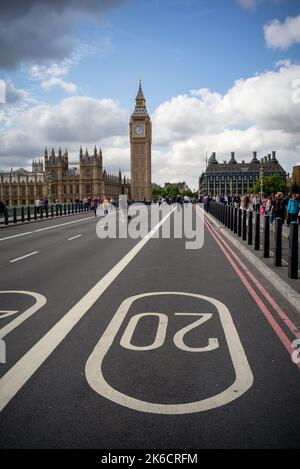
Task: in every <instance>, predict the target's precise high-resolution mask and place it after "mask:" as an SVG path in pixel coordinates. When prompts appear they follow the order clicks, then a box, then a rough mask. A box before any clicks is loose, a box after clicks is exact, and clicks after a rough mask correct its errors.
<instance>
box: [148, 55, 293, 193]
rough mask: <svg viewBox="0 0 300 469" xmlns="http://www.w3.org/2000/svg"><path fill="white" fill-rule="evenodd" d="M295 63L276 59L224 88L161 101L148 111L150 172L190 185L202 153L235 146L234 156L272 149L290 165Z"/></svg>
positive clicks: (222, 155) (225, 153)
mask: <svg viewBox="0 0 300 469" xmlns="http://www.w3.org/2000/svg"><path fill="white" fill-rule="evenodd" d="M298 77H300V66H299V65H295V64H291V63H290V62H288V61H286V62H281V63H280V64H278V67H277V68H276V69H275V70H273V71H266V72H264V73H262V74H260V75H257V76H254V77H251V78H248V79H240V80H237V81H236V82H235V83H234V85H233V87H232V88H230V89H229V90H228V91H227V93H225V94H223V95H222V94H219V93H215V92H212V91H210V90H208V89H203V88H200V89H198V90H192V91H191V92H190V93H189V94H185V95H179V96H177V97H174V98H172V99H171V100H170V101H167V102H165V103H163V104H161V105H160V106H159V107H158V108H157V109H156V111H155V112H154V115H153V141H154V143H155V146H156V151H154V152H153V173H154V175H155V177H156V179H157V180H158V181H159V182H164V179H165V178H166V176H165V174H166V170H165V168H166V167H167V168H168V178H169V179H171V180H176V179H177V180H178V179H179V178H180V179H186V180H187V181H188V182H189V183H190V184H191V185H192V187H196V184H197V181H196V179H197V176H199V175H200V173H201V171H202V170H203V169H204V167H205V157H206V153H207V154H208V156H210V153H211V152H212V151H216V152H217V157H218V159H219V161H223V160H228V159H229V157H230V152H231V151H235V152H236V157H237V159H238V160H239V161H241V160H242V159H245V160H249V159H251V157H252V151H254V150H256V151H258V152H259V156H264V155H265V154H266V153H270V152H271V151H272V150H277V152H278V158H279V161H280V162H281V163H282V164H283V166H284V167H285V169H287V170H288V171H290V170H291V167H292V165H296V164H297V161H298V160H299V153H300V104H297V103H296V102H293V99H292V98H293V92H294V89H293V87H292V85H293V83H294V80H295V79H297V78H298Z"/></svg>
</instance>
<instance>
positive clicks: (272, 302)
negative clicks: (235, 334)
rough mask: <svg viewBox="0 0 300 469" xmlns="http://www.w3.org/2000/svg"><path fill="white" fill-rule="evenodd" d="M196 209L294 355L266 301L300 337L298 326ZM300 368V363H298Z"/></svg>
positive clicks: (282, 340) (294, 333)
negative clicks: (259, 294)
mask: <svg viewBox="0 0 300 469" xmlns="http://www.w3.org/2000/svg"><path fill="white" fill-rule="evenodd" d="M196 210H197V211H198V212H199V214H200V216H201V217H202V219H203V220H204V223H205V226H206V228H207V230H208V231H209V232H210V234H211V236H212V237H213V238H214V240H215V241H216V243H217V244H218V246H219V248H220V249H221V251H222V252H223V253H224V255H225V257H226V259H227V260H228V262H229V263H230V264H231V266H232V268H233V269H234V271H235V272H236V274H237V276H238V277H239V279H240V280H241V282H242V283H243V285H244V286H245V288H246V289H247V291H248V293H249V294H250V295H251V297H252V298H253V300H254V301H255V303H256V304H257V306H258V307H259V309H260V310H261V312H262V313H263V315H264V316H265V318H266V320H267V321H268V323H269V324H270V326H271V327H272V329H273V330H274V332H275V333H276V335H277V336H278V338H279V340H280V341H281V343H282V344H283V345H284V347H285V348H286V350H287V351H288V353H289V355H290V356H292V354H293V352H295V348H294V347H293V346H292V342H291V340H290V339H289V338H288V336H287V335H286V334H285V332H284V331H283V329H282V328H281V327H280V325H279V324H278V322H277V321H276V320H275V319H274V317H273V315H272V313H271V311H270V310H269V309H268V307H267V306H266V303H269V304H270V305H271V306H272V308H273V309H274V311H275V312H276V313H277V314H278V316H279V317H280V319H281V320H282V321H283V322H284V324H285V326H286V327H287V328H288V329H289V330H290V331H291V333H292V334H293V335H294V336H295V338H297V339H300V332H299V331H298V328H297V326H296V325H295V324H294V323H293V322H292V321H291V320H290V319H289V318H288V317H287V315H286V314H285V312H284V311H283V310H282V309H281V308H280V306H279V305H278V303H276V301H275V300H274V299H273V298H272V297H271V295H270V294H269V293H268V292H267V290H266V289H265V288H264V287H263V286H262V285H261V283H260V282H259V281H258V280H257V279H256V278H255V276H254V275H253V274H252V273H251V272H250V270H249V269H248V267H247V266H246V265H245V264H244V263H243V261H242V260H241V259H240V258H239V256H238V255H237V254H236V253H235V252H234V251H233V250H232V248H231V247H230V246H229V244H228V243H227V242H226V241H224V239H223V238H222V237H221V236H220V234H219V233H218V232H217V230H216V229H215V227H214V226H213V224H212V223H211V222H209V221H208V220H207V219H206V217H205V216H204V214H203V212H202V211H201V210H200V209H199V208H198V207H196ZM234 259H235V260H234ZM235 261H236V262H235ZM239 266H240V267H241V269H242V270H243V271H244V272H245V275H246V276H247V277H248V278H249V279H250V280H251V282H253V284H254V285H255V287H256V288H257V289H258V291H259V292H260V293H261V294H262V296H263V297H264V298H265V300H266V303H265V302H264V301H263V300H262V299H261V298H260V297H259V296H258V294H257V293H256V291H255V290H254V288H253V287H252V286H251V284H250V283H249V281H248V280H247V278H246V276H245V275H244V274H243V272H242V270H241V269H240V268H239ZM296 366H298V368H299V370H300V363H298V364H296Z"/></svg>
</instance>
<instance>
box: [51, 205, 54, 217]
mask: <svg viewBox="0 0 300 469" xmlns="http://www.w3.org/2000/svg"><path fill="white" fill-rule="evenodd" d="M51 217H54V207H53V204H51Z"/></svg>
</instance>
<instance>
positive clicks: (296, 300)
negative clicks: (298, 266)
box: [205, 213, 300, 314]
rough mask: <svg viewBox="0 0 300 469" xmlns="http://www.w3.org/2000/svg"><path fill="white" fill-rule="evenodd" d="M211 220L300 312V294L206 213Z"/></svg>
mask: <svg viewBox="0 0 300 469" xmlns="http://www.w3.org/2000/svg"><path fill="white" fill-rule="evenodd" d="M205 217H207V218H208V219H209V220H210V221H211V222H213V223H214V224H215V225H217V227H218V229H219V230H220V232H221V233H222V234H223V235H224V236H225V237H226V238H227V239H228V240H229V241H230V242H231V243H232V244H233V245H234V246H235V247H236V248H237V249H238V250H239V251H240V252H241V253H242V254H243V255H244V256H245V257H246V258H247V259H248V261H249V262H251V264H252V265H254V267H256V269H258V270H259V272H260V273H261V274H262V275H263V276H264V277H265V278H266V279H267V280H268V281H269V282H270V283H272V286H273V287H275V288H276V290H278V291H279V293H281V295H282V296H283V297H284V298H285V299H286V300H287V301H288V302H289V303H290V304H291V305H292V306H293V307H294V308H295V309H296V311H297V313H299V314H300V308H299V305H300V295H299V294H298V293H297V292H296V291H295V290H294V289H293V288H292V287H291V286H290V285H289V284H288V283H286V282H285V281H284V280H282V278H281V277H279V276H278V275H277V274H275V272H273V271H272V270H271V269H270V268H269V267H268V266H266V265H265V264H264V263H263V261H261V260H260V259H258V258H257V257H256V256H255V255H254V254H253V253H252V252H251V251H250V250H249V249H248V248H247V247H246V249H245V246H244V245H243V244H242V243H241V242H240V241H239V240H238V239H236V238H235V237H234V236H233V235H232V234H230V233H229V232H228V231H227V230H226V229H225V228H223V227H222V226H221V225H220V224H219V223H218V221H217V220H216V219H215V218H214V217H213V216H212V215H210V214H208V213H205Z"/></svg>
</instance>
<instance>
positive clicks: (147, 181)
mask: <svg viewBox="0 0 300 469" xmlns="http://www.w3.org/2000/svg"><path fill="white" fill-rule="evenodd" d="M135 101H136V104H135V109H134V112H133V114H132V116H131V119H130V123H129V137H130V152H131V159H130V161H131V181H129V179H127V178H126V177H125V176H122V174H121V171H119V174H118V175H112V174H109V173H108V172H107V171H106V170H105V169H103V156H102V150H101V149H99V151H98V150H97V148H96V147H95V148H94V151H93V153H92V154H89V153H88V150H86V151H83V149H82V147H80V150H79V164H77V166H76V167H74V166H72V165H70V164H69V156H68V152H67V150H66V151H65V152H64V153H62V150H61V148H59V149H58V153H57V154H56V153H55V151H54V149H52V150H51V152H50V154H49V153H48V150H47V148H46V149H45V153H44V157H43V158H39V159H38V160H37V161H36V160H35V159H34V160H33V162H32V170H31V171H27V170H25V169H23V168H20V169H18V170H16V171H13V170H11V171H10V172H3V171H2V172H1V171H0V200H2V201H3V202H4V203H5V204H6V205H8V206H12V205H28V204H34V203H35V201H36V199H37V198H45V197H47V198H48V199H50V201H51V202H53V201H59V202H60V203H66V202H73V201H75V200H78V199H79V200H83V199H84V197H94V196H97V197H99V196H104V195H105V196H107V197H113V198H115V199H118V196H119V195H120V194H126V195H127V196H128V197H129V198H132V199H133V200H136V201H138V200H151V198H152V193H151V121H150V117H149V115H148V112H147V110H146V101H145V97H144V94H143V91H142V86H141V82H140V84H139V89H138V94H137V96H136V100H135Z"/></svg>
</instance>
